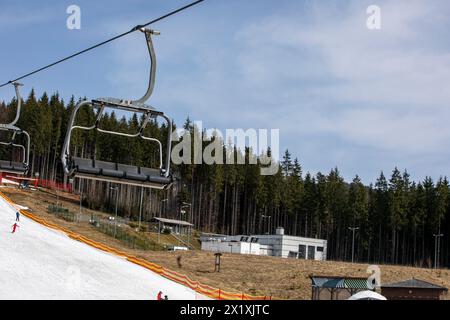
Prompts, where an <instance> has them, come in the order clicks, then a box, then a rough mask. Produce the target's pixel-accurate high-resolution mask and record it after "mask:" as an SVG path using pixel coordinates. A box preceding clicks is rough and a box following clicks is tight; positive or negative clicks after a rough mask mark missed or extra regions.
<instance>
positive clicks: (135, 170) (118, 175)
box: [61, 28, 173, 189]
mask: <svg viewBox="0 0 450 320" xmlns="http://www.w3.org/2000/svg"><path fill="white" fill-rule="evenodd" d="M139 30H140V31H142V32H143V33H144V34H145V38H146V42H147V47H148V51H149V55H150V79H149V84H148V88H147V92H146V93H145V95H144V96H143V97H142V98H140V99H139V100H124V99H116V98H97V99H93V100H91V101H88V100H84V101H81V102H79V103H78V104H77V105H76V106H75V108H74V110H73V112H72V114H71V117H70V120H69V125H68V129H67V133H66V138H65V141H64V145H63V150H62V153H61V160H62V164H63V167H64V171H65V173H66V174H67V175H68V176H69V177H78V178H82V179H91V180H99V181H106V182H113V183H118V184H128V185H133V186H140V187H146V188H156V189H167V188H169V187H170V186H171V185H172V183H173V177H172V174H171V172H170V153H171V144H172V137H171V133H172V121H171V120H170V119H169V118H168V117H167V116H166V115H165V114H164V113H163V112H161V111H157V110H155V109H154V108H153V107H151V106H150V105H147V104H145V102H146V101H147V100H148V98H150V96H151V94H152V92H153V88H154V85H155V75H156V55H155V50H154V47H153V42H152V35H159V34H160V33H159V32H158V31H155V30H149V29H146V28H140V29H139ZM82 107H91V108H93V109H95V110H97V116H96V121H95V124H94V125H92V126H90V127H84V126H77V125H75V124H74V122H75V118H76V115H77V112H78V111H79V110H80V108H82ZM105 108H108V109H114V110H124V111H129V112H135V113H138V114H141V115H143V121H142V124H141V126H140V128H139V131H138V132H137V133H135V134H127V133H122V132H116V131H109V130H104V129H101V128H99V123H100V120H101V118H102V116H103V114H104V111H105ZM157 118H162V119H163V120H164V121H165V122H166V123H167V128H168V135H167V150H166V155H165V159H164V160H163V147H162V143H161V141H160V140H158V139H156V138H152V137H147V136H145V135H144V129H145V128H146V126H147V124H148V123H149V121H150V120H155V119H157ZM75 129H78V130H96V131H97V132H101V133H106V134H111V135H117V136H122V137H128V138H141V139H144V140H146V141H149V142H155V143H156V144H157V145H158V147H159V167H158V168H147V167H141V166H132V165H126V164H121V163H113V162H107V161H100V160H97V159H95V157H94V159H91V158H81V157H76V156H75V155H73V154H72V151H71V150H70V149H71V148H70V141H71V136H72V131H73V130H75Z"/></svg>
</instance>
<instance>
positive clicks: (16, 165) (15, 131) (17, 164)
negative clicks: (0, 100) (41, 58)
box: [0, 82, 30, 175]
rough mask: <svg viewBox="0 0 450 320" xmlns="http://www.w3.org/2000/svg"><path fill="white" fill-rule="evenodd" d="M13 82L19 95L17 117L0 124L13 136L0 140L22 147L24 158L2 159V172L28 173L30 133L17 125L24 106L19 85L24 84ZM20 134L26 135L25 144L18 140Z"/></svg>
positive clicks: (0, 144) (6, 144)
mask: <svg viewBox="0 0 450 320" xmlns="http://www.w3.org/2000/svg"><path fill="white" fill-rule="evenodd" d="M12 84H13V85H14V88H15V91H16V97H17V110H16V117H15V118H14V120H13V121H12V122H11V123H8V124H0V131H4V132H8V133H11V134H12V137H11V139H10V140H9V141H7V142H5V141H0V146H8V147H13V148H18V149H20V150H21V154H22V157H21V158H22V160H21V161H14V159H13V158H12V157H11V158H10V160H0V173H1V172H7V173H13V174H18V175H26V174H27V173H28V168H29V159H30V135H29V134H28V133H27V132H26V131H24V130H21V129H20V128H18V127H17V126H16V123H17V121H18V120H19V117H20V109H21V107H22V97H21V96H20V92H19V87H20V86H22V84H20V83H17V82H12ZM19 136H24V137H25V143H24V144H21V143H19V142H17V141H16V140H17V138H18V137H19Z"/></svg>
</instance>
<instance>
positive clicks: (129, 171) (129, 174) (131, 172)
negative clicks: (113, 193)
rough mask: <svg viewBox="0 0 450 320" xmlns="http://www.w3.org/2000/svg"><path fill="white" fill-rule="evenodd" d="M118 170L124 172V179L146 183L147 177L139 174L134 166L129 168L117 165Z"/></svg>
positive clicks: (137, 168)
mask: <svg viewBox="0 0 450 320" xmlns="http://www.w3.org/2000/svg"><path fill="white" fill-rule="evenodd" d="M117 166H118V169H119V170H122V171H123V172H124V177H125V178H126V179H130V180H138V181H147V178H148V177H147V176H146V175H145V174H141V172H140V168H139V167H135V166H129V165H125V164H118V165H117Z"/></svg>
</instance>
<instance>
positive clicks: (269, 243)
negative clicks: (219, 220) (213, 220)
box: [200, 228, 327, 260]
mask: <svg viewBox="0 0 450 320" xmlns="http://www.w3.org/2000/svg"><path fill="white" fill-rule="evenodd" d="M200 240H201V242H202V250H206V251H214V252H224V253H240V254H255V255H266V256H275V257H282V258H293V259H307V260H326V256H327V240H323V239H314V238H303V237H294V236H288V235H285V234H284V229H283V228H277V231H276V233H275V234H266V235H252V236H225V235H207V234H205V235H202V237H201V238H200Z"/></svg>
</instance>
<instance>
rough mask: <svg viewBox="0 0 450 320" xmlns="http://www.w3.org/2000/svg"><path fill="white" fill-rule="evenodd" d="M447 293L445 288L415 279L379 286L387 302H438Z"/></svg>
mask: <svg viewBox="0 0 450 320" xmlns="http://www.w3.org/2000/svg"><path fill="white" fill-rule="evenodd" d="M447 291H448V289H447V288H445V287H442V286H439V285H436V284H434V283H431V282H427V281H423V280H419V279H415V278H412V279H409V280H405V281H400V282H394V283H389V284H385V285H382V286H381V294H382V295H383V296H385V297H386V298H387V299H388V300H440V299H441V295H442V294H444V293H447Z"/></svg>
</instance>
